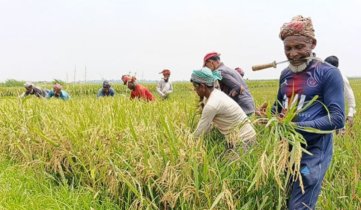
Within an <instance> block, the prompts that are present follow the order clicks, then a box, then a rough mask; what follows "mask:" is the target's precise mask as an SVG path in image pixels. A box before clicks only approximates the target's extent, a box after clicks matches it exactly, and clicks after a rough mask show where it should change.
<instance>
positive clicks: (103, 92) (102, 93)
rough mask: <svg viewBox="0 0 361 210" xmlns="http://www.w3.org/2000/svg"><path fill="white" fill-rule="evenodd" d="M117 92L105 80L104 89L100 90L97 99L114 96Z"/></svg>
mask: <svg viewBox="0 0 361 210" xmlns="http://www.w3.org/2000/svg"><path fill="white" fill-rule="evenodd" d="M114 94H115V91H114V89H113V88H112V87H111V85H110V83H109V81H107V80H105V81H104V82H103V88H100V89H99V91H98V94H97V97H105V96H114Z"/></svg>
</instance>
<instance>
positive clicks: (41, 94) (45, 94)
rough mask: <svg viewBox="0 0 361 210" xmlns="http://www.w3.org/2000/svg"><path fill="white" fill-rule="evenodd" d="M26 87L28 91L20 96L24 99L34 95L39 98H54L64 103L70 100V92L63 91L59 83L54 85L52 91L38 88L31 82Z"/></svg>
mask: <svg viewBox="0 0 361 210" xmlns="http://www.w3.org/2000/svg"><path fill="white" fill-rule="evenodd" d="M24 87H25V90H26V91H25V92H24V93H23V94H22V95H21V96H20V97H22V98H24V97H26V96H29V95H34V96H36V97H38V98H53V97H54V98H59V99H62V100H64V101H66V100H68V99H70V96H69V94H68V92H66V91H65V90H63V87H62V86H61V85H60V84H59V83H56V84H54V86H53V89H52V90H46V89H41V88H39V87H36V86H35V85H34V84H33V83H31V82H27V83H25V84H24Z"/></svg>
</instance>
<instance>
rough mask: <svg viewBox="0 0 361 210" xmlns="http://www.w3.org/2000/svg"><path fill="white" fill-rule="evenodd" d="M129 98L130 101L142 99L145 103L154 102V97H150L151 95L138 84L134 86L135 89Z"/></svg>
mask: <svg viewBox="0 0 361 210" xmlns="http://www.w3.org/2000/svg"><path fill="white" fill-rule="evenodd" d="M130 98H131V99H134V98H139V99H144V100H146V101H153V100H154V96H153V95H152V93H151V92H150V91H149V90H148V89H147V88H146V87H144V86H143V85H140V84H136V85H135V89H134V90H132V92H131V93H130Z"/></svg>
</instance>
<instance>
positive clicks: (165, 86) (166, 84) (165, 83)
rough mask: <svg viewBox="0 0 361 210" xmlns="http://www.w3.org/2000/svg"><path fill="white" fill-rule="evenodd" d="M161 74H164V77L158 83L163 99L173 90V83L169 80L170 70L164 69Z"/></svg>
mask: <svg viewBox="0 0 361 210" xmlns="http://www.w3.org/2000/svg"><path fill="white" fill-rule="evenodd" d="M159 74H163V79H162V80H160V81H159V83H158V86H157V92H158V93H159V95H160V96H161V97H162V98H163V99H166V98H168V95H169V94H170V93H172V92H173V86H172V83H171V82H170V81H169V77H170V70H169V69H164V70H163V71H162V72H160V73H159Z"/></svg>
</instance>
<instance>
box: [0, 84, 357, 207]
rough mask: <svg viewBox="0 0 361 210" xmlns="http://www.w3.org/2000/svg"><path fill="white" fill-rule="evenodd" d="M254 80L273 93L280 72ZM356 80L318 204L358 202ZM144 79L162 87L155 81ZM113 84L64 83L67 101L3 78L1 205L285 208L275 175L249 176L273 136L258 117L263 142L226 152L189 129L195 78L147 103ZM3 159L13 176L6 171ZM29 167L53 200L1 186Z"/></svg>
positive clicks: (219, 139)
mask: <svg viewBox="0 0 361 210" xmlns="http://www.w3.org/2000/svg"><path fill="white" fill-rule="evenodd" d="M248 84H249V88H250V90H251V93H252V94H253V96H254V98H255V101H256V103H257V105H260V104H262V103H263V102H264V101H268V102H272V101H273V100H274V98H275V97H276V90H277V81H249V82H248ZM351 85H352V87H353V90H354V93H355V97H356V100H357V102H356V103H357V105H358V107H357V116H356V118H355V125H354V127H353V128H352V129H349V130H348V132H347V133H346V135H344V136H336V137H335V138H334V144H335V146H334V156H333V160H332V164H331V166H330V168H329V170H328V172H327V174H326V178H325V180H324V183H323V189H322V192H321V195H320V197H319V200H318V205H317V208H318V209H361V181H360V180H361V178H360V176H361V131H360V130H361V120H360V117H359V116H360V113H361V110H360V108H359V107H360V106H359V105H360V104H361V82H360V80H351ZM146 86H148V87H149V88H150V90H151V91H152V92H153V93H154V95H156V91H155V84H148V85H146ZM43 87H45V88H50V87H51V86H50V85H47V84H45V85H44V86H43ZM113 87H114V88H115V90H116V91H117V95H116V97H114V98H101V99H96V93H97V91H98V89H99V88H100V85H82V84H75V85H73V84H67V85H65V87H64V89H65V90H66V91H68V92H69V94H70V95H71V96H72V98H71V100H69V101H66V102H64V101H61V100H56V99H51V100H45V99H37V98H35V97H28V98H26V99H19V98H18V97H17V96H18V95H20V93H21V92H22V91H23V89H24V88H22V87H0V154H1V156H0V157H1V163H6V164H5V166H3V164H0V169H1V168H3V170H1V171H0V173H1V174H0V208H1V209H27V207H31V209H277V208H280V209H283V208H285V204H286V196H285V192H284V190H282V188H281V187H280V186H279V185H278V183H277V180H275V179H274V177H272V174H270V175H269V176H268V177H266V178H265V179H264V180H263V183H262V186H261V187H256V186H257V184H258V183H256V184H255V185H253V184H252V181H253V180H254V173H252V171H253V169H254V167H255V166H256V164H257V162H258V161H259V159H260V158H261V155H262V152H263V151H264V146H265V145H266V144H267V139H268V136H265V135H263V134H262V132H261V131H262V129H263V126H260V125H255V127H256V129H257V130H258V131H259V135H258V140H257V141H258V144H257V145H255V146H254V147H253V148H252V149H251V150H250V151H249V152H248V153H245V154H243V153H242V152H241V151H240V158H239V159H237V160H229V159H227V158H224V157H223V156H222V153H223V151H224V146H225V145H224V141H223V140H224V139H223V136H222V135H220V133H218V132H217V131H212V132H211V133H210V134H209V135H207V136H205V138H204V139H202V140H198V141H196V140H194V139H193V138H192V136H191V133H192V132H193V131H194V129H195V127H196V125H197V122H198V119H199V117H200V115H199V112H198V110H197V107H196V104H197V98H198V97H197V96H196V94H195V93H194V91H193V87H192V85H191V84H190V83H175V84H174V89H175V92H174V93H173V94H172V95H171V96H170V98H169V99H168V100H161V99H160V98H157V100H156V101H155V102H151V103H146V102H143V101H137V100H135V101H130V100H129V91H128V90H127V89H126V88H125V86H123V85H120V84H115V85H113ZM252 120H255V119H254V118H252ZM4 168H5V169H4ZM6 168H11V170H10V171H12V172H13V174H14V176H11V177H10V176H5V175H4V174H5V173H3V172H2V171H9V170H7V169H6ZM13 168H16V170H15V172H14V169H13ZM25 176H26V177H28V176H29V177H34V179H30V178H29V179H27V180H24V181H22V182H19V183H20V184H21V183H32V184H29V188H36V189H38V191H39V192H44V191H45V192H48V193H47V195H46V197H47V198H48V199H40V201H39V202H40V204H38V205H35V204H34V205H33V206H27V205H26V203H30V204H31V203H35V201H34V200H35V199H38V198H36V196H32V193H28V194H26V192H27V191H26V189H27V188H26V186H27V185H26V184H24V185H25V187H24V186H23V187H24V189H25V190H24V193H25V194H24V193H21V192H17V193H11V191H5V190H3V191H2V190H1V189H2V186H6V183H7V180H10V179H13V178H14V177H19V178H20V179H21V177H25ZM281 176H282V174H281ZM284 176H285V174H284V175H283V179H285V177H284ZM35 177H39V178H35ZM35 183H36V184H37V185H36V187H34V184H35ZM39 185H40V186H39ZM42 187H44V188H42ZM29 190H30V189H29ZM38 191H36V190H34V192H33V193H39V192H38ZM44 196H45V195H44ZM52 196H53V197H52ZM19 197H20V198H23V199H21V200H20V201H19ZM39 197H42V194H41V193H39ZM33 199H34V200H33ZM71 199H76V200H74V201H72V200H71ZM14 201H17V202H14ZM22 201H23V202H22ZM52 202H53V203H55V204H54V205H53V203H52ZM41 204H43V205H41Z"/></svg>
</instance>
